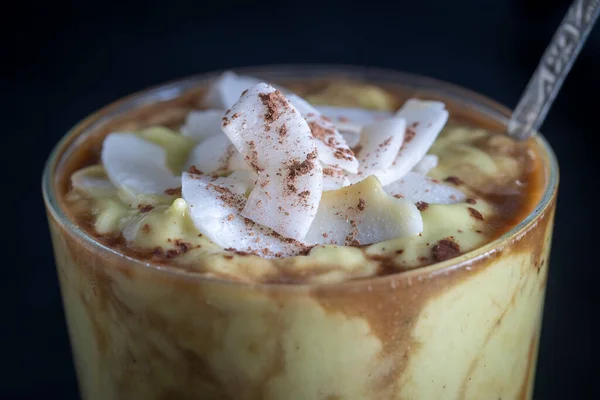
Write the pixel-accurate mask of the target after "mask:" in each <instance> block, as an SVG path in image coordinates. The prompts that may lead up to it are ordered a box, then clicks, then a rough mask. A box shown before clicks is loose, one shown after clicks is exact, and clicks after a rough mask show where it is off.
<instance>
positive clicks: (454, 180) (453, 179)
mask: <svg viewBox="0 0 600 400" xmlns="http://www.w3.org/2000/svg"><path fill="white" fill-rule="evenodd" d="M444 181H445V182H449V183H452V184H454V185H456V186H460V185H462V183H463V181H462V180H460V178H459V177H458V176H449V177H447V178H446V179H444Z"/></svg>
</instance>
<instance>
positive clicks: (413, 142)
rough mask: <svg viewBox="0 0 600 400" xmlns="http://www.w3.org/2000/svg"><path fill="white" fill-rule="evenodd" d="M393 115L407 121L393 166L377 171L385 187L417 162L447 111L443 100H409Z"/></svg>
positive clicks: (437, 131) (442, 121)
mask: <svg viewBox="0 0 600 400" xmlns="http://www.w3.org/2000/svg"><path fill="white" fill-rule="evenodd" d="M396 116H397V117H400V118H404V119H405V120H406V135H405V138H404V144H403V145H402V148H401V149H400V152H399V153H398V156H397V157H396V159H395V160H394V163H393V164H392V166H391V167H390V168H388V169H386V170H383V171H380V172H377V173H376V175H377V177H378V178H379V180H380V181H381V184H382V185H384V186H385V185H387V184H390V183H392V182H394V181H396V180H398V179H400V178H401V177H403V176H404V175H406V173H407V172H409V171H410V170H412V169H413V167H414V166H415V165H417V163H418V162H419V161H420V160H421V159H422V158H423V157H424V156H425V154H427V152H428V151H429V148H430V147H431V145H432V144H433V142H434V141H435V139H436V138H437V136H438V135H439V133H440V132H441V130H442V128H443V127H444V125H445V124H446V122H447V121H448V111H446V110H445V109H444V103H441V102H438V101H421V100H417V99H410V100H408V101H406V103H404V105H403V106H402V108H400V110H398V112H397V113H396Z"/></svg>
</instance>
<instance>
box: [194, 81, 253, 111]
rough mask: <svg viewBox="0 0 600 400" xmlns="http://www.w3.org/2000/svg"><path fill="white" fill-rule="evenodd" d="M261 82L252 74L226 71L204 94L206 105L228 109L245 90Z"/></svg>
mask: <svg viewBox="0 0 600 400" xmlns="http://www.w3.org/2000/svg"><path fill="white" fill-rule="evenodd" d="M259 82H260V80H259V79H257V78H254V77H251V76H244V75H238V74H236V73H235V72H233V71H225V72H223V73H222V74H221V76H219V77H218V78H217V79H216V80H215V81H213V82H212V83H211V85H210V86H209V88H208V91H207V92H206V95H204V105H205V106H207V107H212V108H218V109H224V110H225V109H228V108H230V107H231V106H233V105H234V104H235V102H236V101H237V100H238V99H239V98H240V96H241V95H242V92H243V91H244V90H246V89H248V88H249V87H250V86H253V85H256V84H257V83H259ZM221 116H222V115H221Z"/></svg>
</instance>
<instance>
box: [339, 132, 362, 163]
mask: <svg viewBox="0 0 600 400" xmlns="http://www.w3.org/2000/svg"><path fill="white" fill-rule="evenodd" d="M340 134H341V135H342V137H343V138H344V140H345V141H346V144H347V145H348V147H350V149H353V148H354V147H356V145H357V144H358V142H360V132H340ZM352 151H354V150H352ZM355 157H356V154H355Z"/></svg>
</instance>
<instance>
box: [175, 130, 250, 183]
mask: <svg viewBox="0 0 600 400" xmlns="http://www.w3.org/2000/svg"><path fill="white" fill-rule="evenodd" d="M219 121H220V119H219ZM219 124H220V122H219ZM220 129H221V128H220V125H219V130H220ZM192 165H193V166H195V167H196V168H198V169H199V170H200V171H202V172H203V173H205V174H213V173H221V172H225V171H236V170H250V166H249V165H248V163H246V160H244V157H243V156H242V155H241V154H240V152H238V151H237V149H236V148H235V146H234V145H233V144H232V143H231V141H230V140H229V138H228V137H227V136H226V135H225V134H224V133H223V132H220V133H219V134H217V135H215V136H211V137H209V138H207V139H205V140H203V141H202V142H200V144H198V145H196V147H194V148H193V149H192V151H191V152H190V155H189V157H188V161H187V164H186V169H187V168H189V167H191V166H192Z"/></svg>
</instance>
